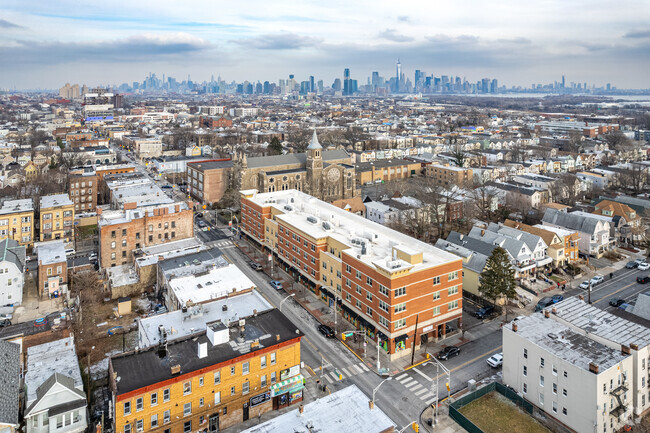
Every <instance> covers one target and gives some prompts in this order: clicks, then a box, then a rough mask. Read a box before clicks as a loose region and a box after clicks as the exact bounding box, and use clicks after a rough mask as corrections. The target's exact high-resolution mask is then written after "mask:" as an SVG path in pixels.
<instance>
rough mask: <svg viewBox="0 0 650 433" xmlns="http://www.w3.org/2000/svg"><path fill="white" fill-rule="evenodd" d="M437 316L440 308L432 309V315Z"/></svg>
mask: <svg viewBox="0 0 650 433" xmlns="http://www.w3.org/2000/svg"><path fill="white" fill-rule="evenodd" d="M438 314H440V307H433V315H434V316H437V315H438Z"/></svg>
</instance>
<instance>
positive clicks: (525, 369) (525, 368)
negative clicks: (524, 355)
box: [524, 365, 528, 376]
mask: <svg viewBox="0 0 650 433" xmlns="http://www.w3.org/2000/svg"><path fill="white" fill-rule="evenodd" d="M524 376H528V367H526V366H525V365H524Z"/></svg>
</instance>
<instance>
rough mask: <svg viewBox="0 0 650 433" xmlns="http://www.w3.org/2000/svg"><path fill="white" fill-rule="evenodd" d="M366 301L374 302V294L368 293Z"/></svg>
mask: <svg viewBox="0 0 650 433" xmlns="http://www.w3.org/2000/svg"><path fill="white" fill-rule="evenodd" d="M366 299H367V300H369V301H372V293H370V292H366Z"/></svg>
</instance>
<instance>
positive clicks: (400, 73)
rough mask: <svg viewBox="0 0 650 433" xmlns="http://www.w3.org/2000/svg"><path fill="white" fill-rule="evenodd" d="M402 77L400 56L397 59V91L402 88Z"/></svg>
mask: <svg viewBox="0 0 650 433" xmlns="http://www.w3.org/2000/svg"><path fill="white" fill-rule="evenodd" d="M401 78H402V64H401V63H400V61H399V58H398V59H397V66H396V68H395V87H396V88H395V91H396V92H399V88H400V80H401Z"/></svg>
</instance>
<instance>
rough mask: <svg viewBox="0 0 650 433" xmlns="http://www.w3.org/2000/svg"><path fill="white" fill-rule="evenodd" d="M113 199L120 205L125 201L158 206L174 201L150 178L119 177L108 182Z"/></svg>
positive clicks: (138, 204)
mask: <svg viewBox="0 0 650 433" xmlns="http://www.w3.org/2000/svg"><path fill="white" fill-rule="evenodd" d="M106 186H107V187H108V189H109V190H110V191H111V195H112V199H113V201H114V202H115V203H117V204H118V205H119V207H120V208H121V207H123V206H124V203H136V206H138V207H143V206H156V205H160V204H169V203H173V202H174V200H173V199H172V198H170V197H169V196H168V195H167V194H165V192H164V191H163V190H162V189H161V188H160V187H159V186H158V185H156V184H154V183H153V181H152V180H151V179H149V178H136V179H118V180H110V181H107V182H106Z"/></svg>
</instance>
